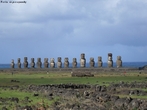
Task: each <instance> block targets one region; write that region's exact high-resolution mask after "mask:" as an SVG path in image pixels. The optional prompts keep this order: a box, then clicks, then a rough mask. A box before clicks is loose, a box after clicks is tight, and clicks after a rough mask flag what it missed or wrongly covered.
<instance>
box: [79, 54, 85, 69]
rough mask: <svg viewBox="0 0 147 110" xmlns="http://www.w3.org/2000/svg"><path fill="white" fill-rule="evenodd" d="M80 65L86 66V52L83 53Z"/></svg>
mask: <svg viewBox="0 0 147 110" xmlns="http://www.w3.org/2000/svg"><path fill="white" fill-rule="evenodd" d="M80 66H81V68H84V67H86V59H85V54H84V53H82V54H81V59H80Z"/></svg>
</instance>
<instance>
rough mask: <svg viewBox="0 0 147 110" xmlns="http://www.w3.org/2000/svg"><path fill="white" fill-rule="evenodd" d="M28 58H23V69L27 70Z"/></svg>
mask: <svg viewBox="0 0 147 110" xmlns="http://www.w3.org/2000/svg"><path fill="white" fill-rule="evenodd" d="M27 60H28V58H27V57H24V62H23V65H24V68H28V61H27Z"/></svg>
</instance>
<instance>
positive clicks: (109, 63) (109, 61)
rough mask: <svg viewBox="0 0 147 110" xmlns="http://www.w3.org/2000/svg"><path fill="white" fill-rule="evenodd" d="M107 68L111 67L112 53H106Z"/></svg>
mask: <svg viewBox="0 0 147 110" xmlns="http://www.w3.org/2000/svg"><path fill="white" fill-rule="evenodd" d="M108 67H113V60H112V53H108Z"/></svg>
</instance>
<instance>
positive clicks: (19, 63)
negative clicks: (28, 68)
mask: <svg viewBox="0 0 147 110" xmlns="http://www.w3.org/2000/svg"><path fill="white" fill-rule="evenodd" d="M17 67H18V68H21V62H20V58H18V59H17Z"/></svg>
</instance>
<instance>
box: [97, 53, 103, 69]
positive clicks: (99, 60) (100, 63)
mask: <svg viewBox="0 0 147 110" xmlns="http://www.w3.org/2000/svg"><path fill="white" fill-rule="evenodd" d="M102 66H103V61H102V57H100V56H99V57H98V67H102Z"/></svg>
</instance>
